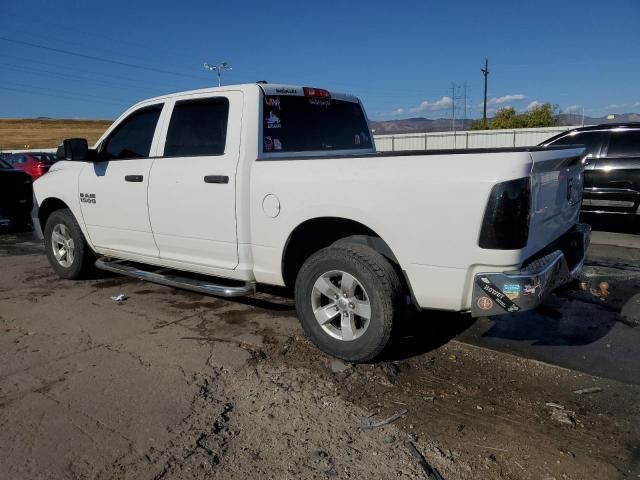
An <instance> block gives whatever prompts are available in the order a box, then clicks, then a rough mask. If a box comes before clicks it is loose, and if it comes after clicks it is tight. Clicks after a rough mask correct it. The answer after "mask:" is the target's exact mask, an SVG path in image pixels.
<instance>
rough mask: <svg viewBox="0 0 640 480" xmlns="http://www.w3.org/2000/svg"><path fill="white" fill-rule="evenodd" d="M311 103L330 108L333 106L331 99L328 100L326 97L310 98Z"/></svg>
mask: <svg viewBox="0 0 640 480" xmlns="http://www.w3.org/2000/svg"><path fill="white" fill-rule="evenodd" d="M309 105H315V106H317V107H325V108H329V107H330V106H331V100H327V99H326V98H310V99H309Z"/></svg>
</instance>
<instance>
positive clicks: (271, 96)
mask: <svg viewBox="0 0 640 480" xmlns="http://www.w3.org/2000/svg"><path fill="white" fill-rule="evenodd" d="M263 92H264V95H263V104H262V151H263V153H264V154H265V156H266V157H269V156H280V155H282V154H287V153H305V154H309V153H316V154H317V153H320V154H322V153H325V154H326V153H330V152H339V151H348V152H349V153H358V151H360V152H371V151H372V150H373V142H372V139H371V133H370V131H369V126H368V123H367V118H366V116H365V113H364V111H363V109H362V106H361V105H360V102H359V101H358V100H357V99H356V98H355V97H350V96H346V95H340V94H331V93H329V92H327V91H326V90H320V89H315V88H300V87H279V86H275V85H265V86H264V88H263Z"/></svg>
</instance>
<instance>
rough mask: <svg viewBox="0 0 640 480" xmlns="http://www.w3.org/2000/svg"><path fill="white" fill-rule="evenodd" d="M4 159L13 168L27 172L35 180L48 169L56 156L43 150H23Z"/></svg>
mask: <svg viewBox="0 0 640 480" xmlns="http://www.w3.org/2000/svg"><path fill="white" fill-rule="evenodd" d="M5 161H7V162H9V163H10V164H11V165H13V167H14V168H17V169H18V170H23V171H25V172H27V173H28V174H29V175H31V178H32V179H33V180H34V181H35V180H37V179H38V178H40V177H41V176H42V175H44V174H45V173H47V172H48V171H49V168H51V165H53V164H54V163H55V161H56V156H55V155H54V154H53V153H45V152H23V153H14V154H12V155H9V156H8V157H7V158H6V159H5Z"/></svg>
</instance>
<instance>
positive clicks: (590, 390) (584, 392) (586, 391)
mask: <svg viewBox="0 0 640 480" xmlns="http://www.w3.org/2000/svg"><path fill="white" fill-rule="evenodd" d="M601 391H602V388H600V387H589V388H581V389H579V390H574V391H573V393H577V394H578V395H587V394H589V393H598V392H601Z"/></svg>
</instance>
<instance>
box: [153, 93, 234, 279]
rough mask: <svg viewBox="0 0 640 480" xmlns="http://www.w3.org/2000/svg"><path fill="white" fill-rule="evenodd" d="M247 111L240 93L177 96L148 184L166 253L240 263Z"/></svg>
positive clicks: (206, 262)
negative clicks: (239, 192)
mask: <svg viewBox="0 0 640 480" xmlns="http://www.w3.org/2000/svg"><path fill="white" fill-rule="evenodd" d="M242 109H243V95H242V93H241V92H237V91H229V92H217V93H216V95H214V96H212V94H211V93H208V94H188V95H181V96H177V97H176V98H175V99H174V100H173V101H172V105H171V116H170V119H169V120H168V121H166V122H165V127H164V132H163V135H162V138H163V139H164V144H163V145H160V150H159V151H161V152H162V156H160V157H159V158H156V159H155V162H154V164H153V168H152V170H151V182H150V184H149V215H150V218H151V227H152V229H153V235H154V238H155V242H156V244H157V245H158V248H159V250H160V257H161V258H163V259H168V260H174V261H179V262H183V263H190V264H194V265H198V266H206V267H215V268H223V269H234V268H236V266H237V265H238V243H237V233H236V207H235V206H236V169H237V166H238V160H239V155H240V153H239V149H240V141H241V138H240V136H241V131H242ZM161 143H162V142H161Z"/></svg>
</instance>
